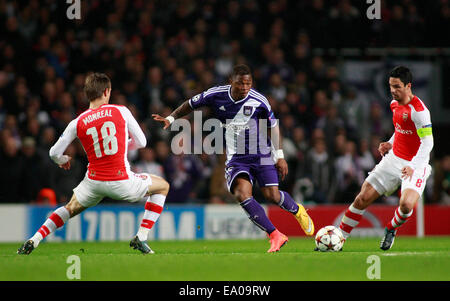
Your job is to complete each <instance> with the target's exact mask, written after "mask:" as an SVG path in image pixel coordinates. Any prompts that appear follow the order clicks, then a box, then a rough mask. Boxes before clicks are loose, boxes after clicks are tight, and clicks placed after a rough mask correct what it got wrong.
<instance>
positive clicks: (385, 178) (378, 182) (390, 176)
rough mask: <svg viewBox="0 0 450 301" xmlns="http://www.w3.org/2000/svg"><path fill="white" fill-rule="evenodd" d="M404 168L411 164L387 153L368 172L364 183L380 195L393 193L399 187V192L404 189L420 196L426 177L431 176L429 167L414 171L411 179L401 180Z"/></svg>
mask: <svg viewBox="0 0 450 301" xmlns="http://www.w3.org/2000/svg"><path fill="white" fill-rule="evenodd" d="M405 166H411V162H410V161H408V160H404V159H402V158H399V157H397V156H396V155H394V154H393V153H392V152H389V153H388V154H387V155H385V156H384V157H383V159H382V160H381V161H380V163H378V164H377V165H376V166H375V168H374V169H373V170H372V171H371V172H369V176H368V177H367V178H366V181H367V182H369V183H370V185H372V187H373V188H374V189H375V190H376V191H377V192H378V193H379V194H380V195H383V194H384V195H390V194H392V193H394V192H395V191H396V190H397V188H398V187H399V186H400V185H401V191H403V190H405V189H412V190H415V191H417V193H419V195H422V193H423V191H424V189H425V185H426V182H427V179H428V177H429V176H430V174H431V166H430V165H429V164H427V165H426V166H425V167H423V168H421V169H416V170H414V173H413V176H412V178H411V179H402V169H403V167H405Z"/></svg>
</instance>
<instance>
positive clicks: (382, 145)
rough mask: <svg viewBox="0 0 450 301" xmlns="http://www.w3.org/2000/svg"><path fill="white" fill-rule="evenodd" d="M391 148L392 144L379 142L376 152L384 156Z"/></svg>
mask: <svg viewBox="0 0 450 301" xmlns="http://www.w3.org/2000/svg"><path fill="white" fill-rule="evenodd" d="M391 148H392V144H390V143H389V142H381V143H380V146H378V151H379V152H380V154H381V155H382V156H384V155H385V154H386V153H387V152H388V151H390V150H391Z"/></svg>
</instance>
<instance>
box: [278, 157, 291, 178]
mask: <svg viewBox="0 0 450 301" xmlns="http://www.w3.org/2000/svg"><path fill="white" fill-rule="evenodd" d="M275 167H276V168H277V170H278V173H279V174H280V176H281V180H284V178H285V177H286V175H287V174H288V165H287V163H286V160H284V159H278V161H277V163H276V164H275Z"/></svg>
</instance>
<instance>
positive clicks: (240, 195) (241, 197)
mask: <svg viewBox="0 0 450 301" xmlns="http://www.w3.org/2000/svg"><path fill="white" fill-rule="evenodd" d="M233 196H234V197H235V199H236V200H237V201H238V202H239V203H242V202H243V201H245V200H247V199H248V198H250V197H251V194H249V193H247V192H246V191H244V190H242V189H234V191H233Z"/></svg>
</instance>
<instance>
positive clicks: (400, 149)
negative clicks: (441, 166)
mask: <svg viewBox="0 0 450 301" xmlns="http://www.w3.org/2000/svg"><path fill="white" fill-rule="evenodd" d="M390 107H391V110H392V113H393V116H392V121H393V124H394V128H395V133H394V141H393V147H392V148H393V152H394V155H396V156H397V157H399V158H402V159H404V160H407V161H417V160H419V159H420V160H421V161H426V162H420V165H423V164H428V161H429V151H431V149H429V150H428V149H424V152H426V150H428V153H424V154H421V153H420V152H419V149H421V146H423V145H424V143H423V138H428V137H429V136H431V137H432V132H431V131H432V128H431V117H430V111H429V110H428V108H427V107H426V106H425V104H424V103H423V102H422V100H420V99H419V98H418V97H417V96H414V97H413V99H412V100H411V101H410V102H409V103H408V104H406V105H401V104H399V103H398V101H396V100H392V102H391V105H390ZM431 147H432V145H431ZM422 148H423V147H422ZM419 156H420V158H419ZM413 163H414V164H415V165H417V164H418V162H413Z"/></svg>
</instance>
